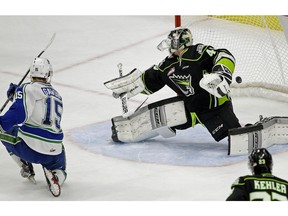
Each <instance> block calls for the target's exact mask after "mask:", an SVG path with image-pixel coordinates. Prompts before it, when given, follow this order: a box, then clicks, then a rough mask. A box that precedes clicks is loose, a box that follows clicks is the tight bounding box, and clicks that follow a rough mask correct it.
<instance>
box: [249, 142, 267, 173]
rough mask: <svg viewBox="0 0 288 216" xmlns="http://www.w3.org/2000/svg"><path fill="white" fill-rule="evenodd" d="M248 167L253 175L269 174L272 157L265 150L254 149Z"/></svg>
mask: <svg viewBox="0 0 288 216" xmlns="http://www.w3.org/2000/svg"><path fill="white" fill-rule="evenodd" d="M248 166H249V168H250V169H251V172H252V173H253V174H256V175H257V174H263V173H271V172H272V166H273V160H272V155H271V154H270V153H269V152H268V151H267V149H265V148H258V149H254V150H253V151H252V152H251V154H250V156H249V162H248Z"/></svg>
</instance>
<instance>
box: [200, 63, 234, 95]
mask: <svg viewBox="0 0 288 216" xmlns="http://www.w3.org/2000/svg"><path fill="white" fill-rule="evenodd" d="M231 80H232V73H231V72H230V70H229V69H228V68H227V67H225V66H224V65H215V66H214V67H213V69H212V73H208V74H204V75H203V78H202V79H201V80H200V82H199V85H200V87H201V88H203V89H205V90H206V91H207V92H209V93H210V94H212V95H214V96H216V97H218V98H221V97H223V96H225V95H227V94H229V92H230V84H231Z"/></svg>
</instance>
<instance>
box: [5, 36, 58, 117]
mask: <svg viewBox="0 0 288 216" xmlns="http://www.w3.org/2000/svg"><path fill="white" fill-rule="evenodd" d="M55 36H56V33H54V34H53V35H52V37H51V39H50V41H49V43H48V44H47V45H46V47H45V48H44V49H43V50H42V51H41V52H40V53H39V54H38V56H37V58H39V57H40V56H41V55H42V54H43V53H44V52H45V51H46V50H47V49H48V47H50V45H51V44H52V42H53V41H54V38H55ZM29 72H30V68H29V69H28V70H27V72H26V73H25V75H24V76H23V77H22V79H21V80H20V82H19V83H18V86H20V85H21V84H22V83H23V81H24V79H25V78H26V77H27V75H28V74H29ZM13 96H14V94H11V95H9V97H8V98H7V100H6V101H5V103H4V104H3V106H2V107H1V109H0V114H1V113H2V111H3V110H4V109H5V107H6V106H7V104H8V103H9V101H10V100H11V99H12V98H13Z"/></svg>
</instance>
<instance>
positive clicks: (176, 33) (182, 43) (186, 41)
mask: <svg viewBox="0 0 288 216" xmlns="http://www.w3.org/2000/svg"><path fill="white" fill-rule="evenodd" d="M192 43H193V37H192V34H191V31H190V30H189V29H188V28H182V27H178V28H176V29H174V30H172V31H171V32H170V34H169V35H168V38H167V39H165V40H163V41H162V42H161V43H160V44H159V45H158V46H157V48H158V49H159V50H160V51H163V50H165V49H169V52H170V53H171V54H172V53H174V52H176V51H177V50H179V49H181V48H186V47H188V46H191V45H192Z"/></svg>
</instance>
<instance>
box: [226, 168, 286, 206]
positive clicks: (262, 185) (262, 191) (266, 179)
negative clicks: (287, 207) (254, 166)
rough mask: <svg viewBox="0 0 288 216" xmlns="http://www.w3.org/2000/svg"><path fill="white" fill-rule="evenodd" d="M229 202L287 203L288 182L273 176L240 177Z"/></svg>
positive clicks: (233, 186)
mask: <svg viewBox="0 0 288 216" xmlns="http://www.w3.org/2000/svg"><path fill="white" fill-rule="evenodd" d="M231 189H232V193H231V194H230V196H229V197H228V198H227V199H226V200H227V201H285V200H286V201H287V200H288V182H287V181H286V180H283V179H281V178H278V177H276V176H273V175H272V174H270V173H269V174H262V175H247V176H242V177H239V178H238V179H237V180H236V181H235V182H234V183H233V184H232V186H231Z"/></svg>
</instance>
